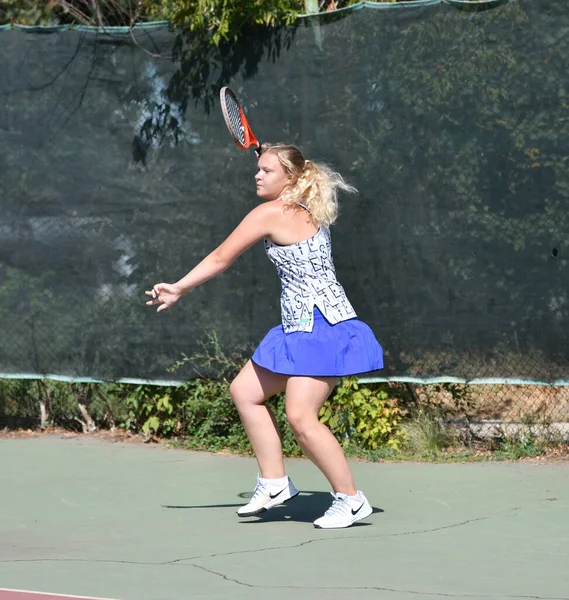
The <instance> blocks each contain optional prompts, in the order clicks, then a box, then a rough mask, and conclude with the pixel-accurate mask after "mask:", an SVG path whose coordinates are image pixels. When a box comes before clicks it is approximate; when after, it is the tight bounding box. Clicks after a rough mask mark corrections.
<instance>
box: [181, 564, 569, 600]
mask: <svg viewBox="0 0 569 600" xmlns="http://www.w3.org/2000/svg"><path fill="white" fill-rule="evenodd" d="M192 566H193V567H195V568H196V569H200V570H202V571H205V572H206V573H209V574H210V575H214V576H216V577H220V578H221V579H224V580H225V581H228V582H230V583H235V584H237V585H241V586H243V587H247V588H251V589H266V590H273V589H279V590H302V591H304V592H311V591H313V590H326V591H338V590H346V591H354V592H357V591H372V592H390V593H395V594H412V595H416V596H429V597H433V598H488V599H489V600H490V599H493V598H496V596H495V595H493V594H492V595H491V594H448V593H445V592H424V591H419V590H409V589H397V588H388V587H380V586H375V585H354V586H349V585H348V586H324V585H323V586H320V585H318V586H300V585H257V584H254V583H247V582H245V581H241V580H239V579H235V578H234V577H229V576H228V575H225V574H224V573H220V572H219V571H214V570H213V569H208V568H207V567H203V566H201V565H196V564H193V565H192ZM500 598H502V599H504V600H569V597H568V596H535V595H518V594H508V595H504V594H500Z"/></svg>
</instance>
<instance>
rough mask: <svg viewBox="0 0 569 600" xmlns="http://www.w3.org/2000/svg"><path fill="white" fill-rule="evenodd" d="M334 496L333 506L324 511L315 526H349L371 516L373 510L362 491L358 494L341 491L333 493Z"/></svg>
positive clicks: (328, 527)
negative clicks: (350, 494) (351, 494)
mask: <svg viewBox="0 0 569 600" xmlns="http://www.w3.org/2000/svg"><path fill="white" fill-rule="evenodd" d="M332 496H333V498H334V502H332V506H331V507H330V508H329V509H328V510H327V511H326V512H325V513H324V516H323V517H320V518H319V519H316V521H314V527H318V528H319V529H339V528H340V527H349V526H350V525H353V524H354V523H355V522H356V521H361V520H362V519H365V518H366V517H369V516H370V515H371V513H372V512H373V509H372V507H371V506H370V504H369V502H368V501H367V498H366V497H365V496H364V495H363V493H362V492H358V493H357V495H356V496H348V495H346V494H339V493H338V494H332Z"/></svg>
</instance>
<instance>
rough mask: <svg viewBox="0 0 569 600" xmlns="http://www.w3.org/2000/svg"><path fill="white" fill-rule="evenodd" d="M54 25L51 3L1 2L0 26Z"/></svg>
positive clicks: (26, 0) (39, 0)
mask: <svg viewBox="0 0 569 600" xmlns="http://www.w3.org/2000/svg"><path fill="white" fill-rule="evenodd" d="M10 22H14V23H19V24H21V25H55V24H57V21H56V16H55V13H54V11H53V3H52V2H47V1H44V0H3V1H2V2H1V3H0V25H3V24H4V23H10Z"/></svg>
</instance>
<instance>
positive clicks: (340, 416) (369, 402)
mask: <svg viewBox="0 0 569 600" xmlns="http://www.w3.org/2000/svg"><path fill="white" fill-rule="evenodd" d="M403 416H404V412H403V410H402V409H401V408H400V407H399V405H398V402H397V400H395V399H393V398H390V397H389V395H388V393H387V392H386V390H385V386H381V385H378V384H368V385H360V384H358V382H357V378H356V377H346V378H345V379H343V380H342V381H341V383H340V385H339V386H338V387H337V388H336V389H335V391H334V393H333V394H332V395H331V397H330V398H329V399H328V400H327V401H326V403H325V404H324V406H323V407H322V409H321V410H320V420H321V421H322V423H324V424H326V425H328V427H329V428H330V430H331V431H332V433H334V435H335V436H336V438H337V439H338V440H339V441H340V442H341V443H342V444H343V445H344V446H345V447H347V446H349V445H357V446H360V447H361V448H363V449H366V450H374V449H376V448H378V447H380V446H387V447H389V448H393V449H395V450H397V449H398V448H400V447H401V445H402V442H403V441H404V438H403V436H402V434H401V430H400V429H399V425H400V423H401V421H402V419H403Z"/></svg>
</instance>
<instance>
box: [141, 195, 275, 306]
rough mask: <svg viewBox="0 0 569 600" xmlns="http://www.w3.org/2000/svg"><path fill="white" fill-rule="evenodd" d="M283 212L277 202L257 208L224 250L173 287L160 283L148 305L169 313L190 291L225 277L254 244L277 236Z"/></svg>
mask: <svg viewBox="0 0 569 600" xmlns="http://www.w3.org/2000/svg"><path fill="white" fill-rule="evenodd" d="M279 210H280V209H279V208H278V207H277V205H275V204H274V203H273V202H267V203H265V204H261V205H260V206H257V207H256V208H254V209H253V210H252V211H251V212H250V213H249V214H248V215H247V216H246V217H245V218H244V219H243V221H241V223H240V224H239V225H238V226H237V227H236V228H235V229H234V231H233V232H232V233H231V234H230V235H229V237H228V238H227V239H226V240H225V241H224V242H223V243H222V244H221V245H220V246H218V247H217V248H216V249H215V250H214V251H213V252H211V253H210V254H208V256H206V257H205V258H204V259H203V260H202V261H201V262H200V263H199V264H198V265H196V266H195V267H194V268H193V269H192V270H191V271H190V272H189V273H188V274H187V275H185V276H184V277H182V279H180V280H179V281H177V282H176V283H173V284H168V283H158V284H156V285H155V286H153V288H152V291H147V292H146V294H147V295H149V296H152V300H149V301H148V302H147V303H146V304H147V305H149V306H152V305H159V306H158V312H160V311H161V310H165V309H166V308H168V307H169V306H172V305H173V304H175V303H176V302H177V301H178V300H179V299H180V298H181V297H182V296H183V295H184V294H187V293H188V292H189V291H190V290H192V289H194V288H195V287H197V286H198V285H201V284H202V283H205V282H206V281H208V280H209V279H212V278H213V277H215V276H216V275H219V274H220V273H223V271H225V270H226V269H227V268H228V267H229V266H231V264H233V263H234V262H235V260H236V259H237V258H238V257H239V256H241V254H243V253H244V252H245V251H246V250H248V249H249V248H250V247H251V246H252V245H253V244H255V243H256V242H258V241H259V240H261V239H263V238H264V237H266V236H270V235H271V234H272V233H273V229H274V228H275V224H276V223H277V220H278V216H279Z"/></svg>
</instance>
